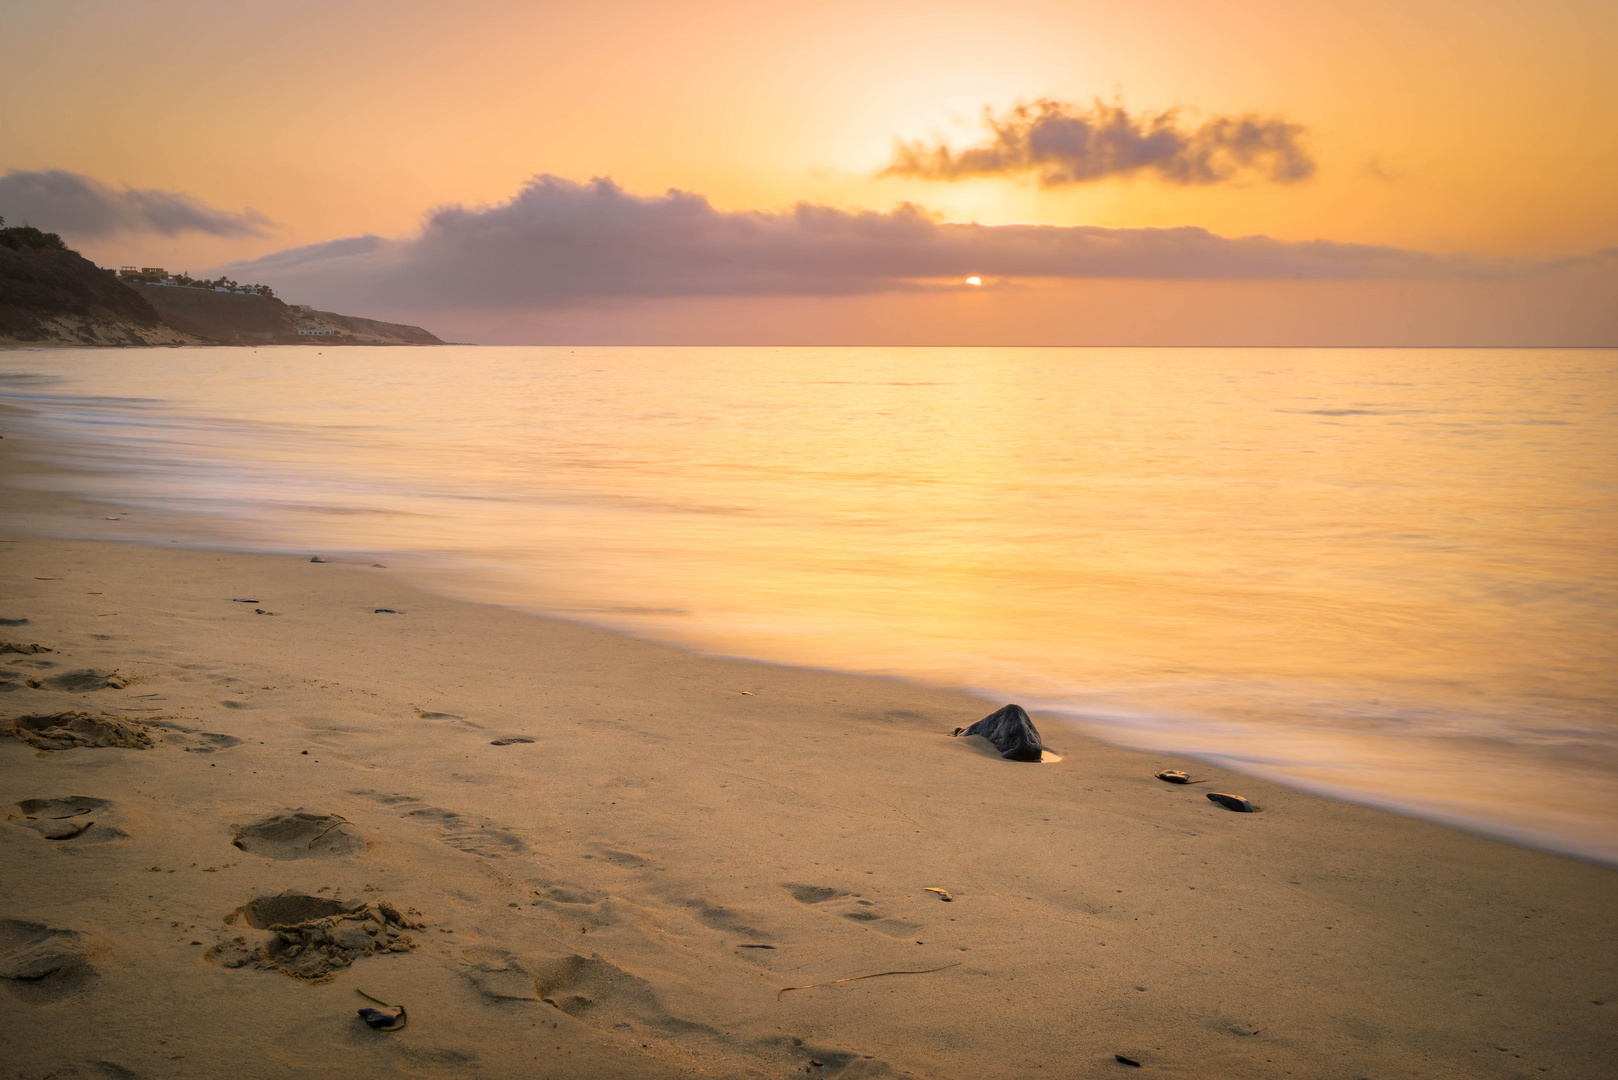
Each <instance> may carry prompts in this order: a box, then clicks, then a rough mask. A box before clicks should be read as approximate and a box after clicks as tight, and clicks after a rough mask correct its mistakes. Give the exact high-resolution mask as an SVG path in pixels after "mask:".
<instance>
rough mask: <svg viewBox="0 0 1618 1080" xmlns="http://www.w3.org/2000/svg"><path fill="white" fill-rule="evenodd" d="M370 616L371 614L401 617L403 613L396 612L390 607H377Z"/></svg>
mask: <svg viewBox="0 0 1618 1080" xmlns="http://www.w3.org/2000/svg"><path fill="white" fill-rule="evenodd" d="M371 614H373V615H403V614H404V612H402V611H398V610H396V609H394V608H390V607H379V608H377V609H376V610H375V611H373V612H372V613H371Z"/></svg>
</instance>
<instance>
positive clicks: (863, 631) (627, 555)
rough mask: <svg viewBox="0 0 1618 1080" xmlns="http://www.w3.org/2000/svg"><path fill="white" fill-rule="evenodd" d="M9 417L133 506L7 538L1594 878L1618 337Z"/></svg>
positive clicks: (159, 354)
mask: <svg viewBox="0 0 1618 1080" xmlns="http://www.w3.org/2000/svg"><path fill="white" fill-rule="evenodd" d="M326 353H330V355H326ZM0 403H4V404H8V405H10V406H12V407H13V408H14V409H15V410H16V411H14V412H10V413H9V415H7V416H5V417H4V423H5V425H6V426H7V427H8V428H10V429H11V430H12V431H15V432H26V433H29V434H30V435H33V436H37V437H45V438H44V439H43V440H40V439H33V440H30V441H28V443H27V445H29V446H35V447H43V448H45V449H44V450H43V451H42V453H41V458H42V459H45V458H48V463H49V464H50V465H51V466H53V469H52V470H50V471H45V470H42V471H41V472H39V473H38V474H36V475H32V476H29V477H26V478H25V479H24V483H27V484H30V485H33V486H39V487H48V488H53V489H57V490H63V491H71V492H73V493H76V494H79V495H81V496H87V497H89V498H91V499H93V500H95V501H97V502H99V503H101V504H103V505H104V507H105V509H106V511H107V513H108V514H112V513H113V512H115V511H124V512H127V514H126V516H125V517H124V519H123V520H122V521H120V522H119V523H117V524H116V525H111V524H109V523H106V522H102V521H100V520H99V515H98V516H97V519H96V520H94V521H90V522H86V521H84V520H82V519H81V520H61V521H55V522H34V523H32V524H30V525H29V526H28V527H29V528H34V529H36V530H45V531H48V532H53V533H54V534H56V535H64V536H65V535H105V534H106V532H107V531H112V532H114V533H115V534H117V535H122V536H125V537H128V538H131V539H144V540H149V541H157V542H163V543H168V542H169V541H171V540H175V539H179V540H181V541H182V542H184V543H188V544H196V545H199V546H225V547H232V548H244V549H253V550H264V551H285V552H293V553H296V554H300V555H305V554H311V553H320V554H322V555H325V556H327V557H343V556H345V555H352V556H357V557H361V558H364V559H365V560H366V561H371V560H372V559H381V561H384V562H387V563H388V564H389V565H390V567H392V568H394V569H395V570H397V571H399V572H402V573H405V574H409V575H413V576H414V577H415V578H416V579H417V580H418V581H420V582H422V583H424V584H426V585H428V586H429V587H431V588H434V589H437V590H440V591H444V592H449V593H452V594H454V595H458V596H462V597H467V598H471V599H477V600H484V601H488V602H495V603H503V604H510V605H515V606H519V607H522V608H526V609H530V610H532V611H536V612H546V613H552V614H557V615H562V616H565V617H567V618H572V619H580V620H584V621H588V622H592V623H597V624H601V625H604V626H608V627H614V628H618V629H622V630H626V631H629V632H631V633H634V634H638V635H642V636H645V637H651V638H657V639H661V640H665V641H671V642H676V643H680V644H683V645H688V646H691V647H694V648H698V649H702V650H707V651H712V652H718V653H725V654H732V655H739V656H747V657H755V658H759V659H764V660H772V661H781V662H785V663H790V664H804V665H812V666H817V667H825V668H832V669H839V670H847V671H855V672H877V673H884V674H890V675H897V676H902V677H905V678H909V679H913V680H917V681H920V682H924V683H930V684H937V685H946V686H960V687H967V688H971V689H974V690H976V691H978V692H980V693H982V695H983V696H984V697H985V698H986V699H987V701H986V707H985V710H984V711H985V712H987V711H988V708H987V705H990V704H993V705H998V704H1000V703H1002V702H1004V701H1008V700H1015V701H1020V702H1021V703H1023V704H1024V705H1026V706H1028V707H1029V708H1031V709H1035V710H1038V711H1039V712H1040V714H1041V715H1042V717H1043V719H1042V720H1041V723H1042V725H1043V727H1044V728H1045V729H1046V732H1047V736H1048V741H1050V742H1051V743H1053V744H1054V745H1057V746H1058V747H1060V745H1061V743H1062V741H1063V736H1062V726H1063V724H1072V725H1076V726H1079V727H1083V728H1084V729H1086V730H1089V731H1091V732H1093V733H1095V734H1098V735H1100V736H1101V737H1103V738H1106V739H1110V740H1113V741H1116V742H1120V743H1126V744H1129V745H1133V746H1141V747H1149V748H1156V749H1160V750H1163V751H1170V752H1173V753H1174V754H1177V755H1187V756H1194V757H1197V758H1201V759H1204V760H1207V761H1217V762H1219V763H1221V764H1223V765H1226V766H1229V767H1231V768H1234V769H1237V770H1240V771H1244V772H1247V773H1252V774H1255V775H1263V776H1266V777H1270V778H1273V779H1279V780H1282V781H1284V782H1287V783H1291V784H1294V785H1296V786H1299V787H1307V788H1311V789H1313V790H1317V791H1325V792H1328V793H1333V794H1337V795H1340V796H1343V797H1346V798H1352V799H1356V800H1359V801H1363V802H1370V803H1375V804H1379V805H1385V806H1392V807H1397V808H1401V809H1404V810H1407V811H1410V812H1414V813H1417V814H1421V815H1423V816H1427V817H1433V818H1437V819H1440V820H1445V821H1449V822H1452V823H1456V824H1461V825H1463V826H1465V827H1468V828H1473V829H1477V830H1480V831H1484V832H1488V833H1491V834H1493V835H1498V836H1505V837H1508V838H1512V839H1516V840H1518V841H1521V842H1525V843H1529V844H1534V845H1537V846H1542V847H1547V848H1551V849H1554V850H1559V851H1564V852H1570V853H1575V854H1581V855H1584V856H1587V857H1593V858H1598V859H1601V860H1604V861H1608V862H1618V717H1615V715H1614V708H1613V702H1614V696H1615V695H1614V690H1615V685H1614V684H1615V681H1618V677H1615V672H1618V666H1615V664H1614V655H1613V654H1614V645H1615V643H1618V632H1615V631H1618V617H1615V611H1618V423H1615V420H1618V416H1615V413H1618V351H1548V350H1547V351H1535V350H1399V349H1360V350H1355V349H1330V350H1276V349H1252V350H1244V349H889V348H883V349H853V348H845V349H826V348H807V349H745V348H731V349H700V348H580V349H568V348H477V347H448V348H435V349H363V348H351V349H326V350H317V349H315V348H280V349H273V348H265V349H260V350H256V351H255V350H252V349H192V350H168V349H159V350H118V349H109V350H71V351H49V352H44V351H41V352H11V353H0ZM8 434H10V432H8ZM43 463H44V461H42V464H43ZM17 524H18V523H17V522H15V521H13V522H11V525H12V527H16V526H17ZM959 719H960V720H962V721H965V720H970V719H973V717H961V718H959ZM1064 767H1066V766H1064Z"/></svg>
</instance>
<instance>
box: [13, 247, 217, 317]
mask: <svg viewBox="0 0 1618 1080" xmlns="http://www.w3.org/2000/svg"><path fill="white" fill-rule="evenodd" d="M0 342H9V343H29V344H60V345H195V344H202V341H201V339H198V338H193V337H191V336H190V335H188V334H186V333H184V332H183V331H179V330H176V329H175V328H173V327H172V326H169V325H167V324H165V323H164V321H163V319H162V318H161V317H160V316H159V315H158V313H157V311H156V310H155V309H154V308H153V307H152V305H151V304H149V303H147V302H146V301H145V300H144V299H142V298H141V296H140V295H139V294H138V293H136V292H134V291H133V290H132V289H130V288H128V287H127V286H125V285H123V284H122V283H120V282H119V281H118V279H117V278H116V277H115V276H114V275H113V273H112V272H111V271H109V270H103V269H101V268H100V267H99V266H97V265H96V264H95V263H93V262H91V261H90V260H89V259H86V258H85V257H84V256H82V255H80V254H79V253H78V252H76V251H72V250H69V248H68V247H67V245H66V244H64V243H62V240H61V238H60V237H58V236H57V235H56V234H55V233H46V232H40V231H39V230H38V229H31V228H27V227H23V228H11V229H5V228H0Z"/></svg>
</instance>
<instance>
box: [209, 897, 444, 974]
mask: <svg viewBox="0 0 1618 1080" xmlns="http://www.w3.org/2000/svg"><path fill="white" fill-rule="evenodd" d="M238 921H239V922H243V923H246V924H247V926H249V927H250V928H252V929H254V930H264V931H269V933H268V935H267V936H264V937H261V938H260V939H258V940H257V941H254V942H250V941H248V939H247V938H246V936H244V935H238V936H237V937H234V938H231V939H229V940H225V941H221V942H220V943H219V944H217V945H215V946H214V947H213V948H211V949H209V950H208V951H207V952H206V953H204V954H203V959H205V960H207V961H209V962H210V963H215V964H219V965H220V966H221V967H227V968H242V967H256V968H259V969H261V970H266V971H268V970H275V971H279V972H281V973H282V974H285V975H289V976H291V977H292V978H294V979H300V980H302V981H304V982H312V983H321V982H327V981H329V980H330V979H332V978H334V977H335V976H336V973H337V972H339V971H341V970H342V969H344V968H346V967H348V966H349V965H350V964H352V963H353V962H354V961H355V960H358V959H360V958H361V957H365V956H374V955H376V954H378V953H384V952H391V953H402V952H410V951H411V950H412V949H414V948H415V947H416V943H415V942H414V941H413V940H412V939H411V937H410V935H409V934H407V933H405V932H404V931H406V930H421V929H424V928H425V926H424V924H423V923H421V922H418V921H416V920H413V919H411V918H410V917H409V916H407V915H406V914H404V913H403V912H401V911H400V910H399V909H398V908H397V907H395V906H394V905H393V904H390V903H389V902H388V901H386V900H378V901H375V902H374V903H367V902H366V901H363V900H346V901H345V900H335V899H329V898H326V897H321V896H309V895H307V894H305V893H299V892H294V891H287V892H283V893H278V894H276V895H273V896H259V897H255V898H254V899H252V900H249V901H248V902H247V903H246V904H243V905H242V906H241V907H239V908H237V909H236V910H235V911H233V912H231V913H230V914H229V915H226V916H225V922H226V923H227V924H234V923H236V922H238ZM373 1000H374V999H373Z"/></svg>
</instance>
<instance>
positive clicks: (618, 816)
mask: <svg viewBox="0 0 1618 1080" xmlns="http://www.w3.org/2000/svg"><path fill="white" fill-rule="evenodd" d="M6 499H7V500H8V508H7V509H8V512H9V518H8V520H9V521H10V522H11V526H10V527H11V528H12V529H14V530H15V529H18V528H26V522H27V520H28V511H29V510H30V508H34V509H43V508H47V507H46V504H47V502H51V500H48V499H47V498H46V497H44V496H36V495H29V494H24V493H19V492H16V491H7V494H6ZM48 508H49V509H51V510H52V511H53V512H55V513H63V512H70V513H78V514H79V515H80V516H81V517H82V524H83V527H84V528H85V529H86V530H89V531H90V534H91V535H93V534H94V532H93V530H94V529H96V528H97V527H98V526H97V525H96V522H97V521H98V519H99V518H100V517H101V516H102V515H103V514H104V513H105V511H101V510H97V509H95V508H81V509H79V510H77V511H75V510H73V509H72V508H71V507H70V505H69V504H66V503H62V502H60V501H55V502H51V505H50V506H49V507H48ZM118 527H119V526H118V525H117V524H116V523H112V522H107V523H105V524H104V530H105V532H106V534H107V535H108V536H109V537H112V536H116V532H117V529H118ZM0 536H3V538H4V539H5V541H6V542H4V543H0V581H3V583H4V584H3V600H0V617H3V618H4V619H5V620H7V621H6V622H5V623H4V624H0V640H3V641H6V642H11V643H14V644H17V645H23V646H26V645H31V644H35V643H37V644H39V645H40V646H43V647H46V648H48V649H49V650H51V651H49V652H38V653H34V652H7V653H4V654H3V655H0V673H3V677H0V726H3V727H4V728H6V729H7V730H8V731H9V729H10V727H11V724H12V721H13V720H15V719H16V718H19V717H28V716H36V717H37V716H49V715H54V714H59V713H64V712H78V713H86V714H90V715H91V716H93V717H100V718H103V719H100V720H95V721H93V722H92V721H81V722H80V723H79V725H78V727H79V729H80V731H81V736H82V739H84V740H88V741H92V742H94V741H102V742H119V741H122V742H125V743H129V744H132V745H124V746H117V745H114V746H79V747H76V748H71V749H50V748H49V745H50V744H51V743H52V739H53V737H54V738H55V739H56V741H57V742H62V741H63V740H64V739H68V738H70V737H69V736H63V735H62V734H61V732H60V731H58V732H57V733H56V734H55V736H53V734H52V732H50V731H49V730H43V729H48V728H49V727H50V724H49V723H47V722H44V721H28V722H24V724H23V725H22V726H23V727H24V728H25V729H30V733H29V735H28V737H27V738H16V737H6V738H0V791H3V792H4V794H3V796H0V799H3V802H4V805H3V806H0V814H3V815H4V817H5V821H4V823H3V825H0V919H3V920H4V922H3V923H0V976H4V977H3V978H0V1001H3V1002H4V1007H5V1009H6V1014H7V1017H8V1020H7V1023H5V1024H4V1025H0V1062H3V1063H4V1064H0V1076H5V1077H26V1078H43V1077H47V1076H50V1077H64V1078H65V1077H95V1078H103V1077H197V1078H203V1077H208V1078H216V1077H220V1076H227V1075H228V1076H232V1077H237V1078H242V1080H246V1078H253V1077H265V1078H270V1077H289V1076H296V1077H302V1076H307V1077H331V1076H343V1077H378V1078H382V1077H410V1076H421V1077H462V1076H465V1077H508V1076H509V1077H556V1078H588V1077H648V1078H651V1077H675V1076H716V1077H730V1076H735V1077H777V1076H792V1075H799V1076H803V1075H808V1076H816V1077H843V1078H856V1077H880V1076H910V1077H918V1078H919V1077H934V1078H954V1077H997V1076H1008V1077H1031V1076H1052V1077H1057V1076H1060V1077H1092V1076H1121V1075H1130V1074H1133V1073H1135V1072H1136V1071H1137V1070H1136V1069H1134V1068H1132V1067H1131V1066H1129V1065H1127V1064H1124V1063H1121V1062H1120V1061H1118V1060H1117V1057H1116V1056H1115V1055H1123V1056H1125V1057H1128V1058H1131V1059H1133V1060H1135V1061H1138V1062H1139V1063H1140V1068H1139V1070H1138V1071H1139V1072H1141V1073H1142V1074H1144V1073H1147V1072H1155V1073H1160V1074H1165V1075H1181V1076H1197V1077H1242V1078H1265V1077H1284V1076H1296V1077H1331V1078H1335V1077H1342V1078H1356V1077H1379V1078H1382V1077H1423V1078H1431V1077H1501V1078H1507V1077H1534V1076H1542V1075H1549V1076H1560V1077H1591V1078H1595V1077H1602V1076H1610V1075H1612V1072H1611V1070H1612V1068H1613V1064H1612V1063H1613V1062H1614V1061H1615V1060H1618V1019H1615V1017H1618V887H1615V886H1618V873H1615V872H1614V871H1613V870H1611V869H1608V868H1605V867H1601V866H1596V865H1591V864H1587V863H1582V862H1578V861H1575V860H1571V859H1567V858H1562V857H1559V856H1553V855H1547V854H1542V853H1538V852H1534V851H1528V850H1524V849H1520V848H1516V847H1512V846H1509V845H1505V844H1501V843H1498V842H1495V841H1491V840H1486V839H1482V838H1479V837H1475V836H1471V835H1468V834H1465V833H1461V832H1457V831H1454V830H1451V829H1448V828H1445V827H1442V826H1439V825H1434V824H1430V823H1426V822H1422V821H1417V820H1413V819H1409V818H1404V817H1400V816H1396V815H1393V814H1389V813H1386V812H1382V811H1378V810H1372V809H1367V808H1363V807H1357V806H1352V805H1346V804H1342V803H1337V802H1333V801H1330V800H1327V799H1322V798H1318V797H1315V796H1311V795H1306V794H1302V793H1299V792H1296V791H1291V790H1288V789H1286V788H1281V787H1277V786H1274V785H1271V784H1267V783H1263V782H1258V781H1254V780H1249V779H1244V778H1242V777H1240V776H1235V775H1232V774H1229V773H1226V772H1223V771H1221V770H1219V769H1212V768H1207V767H1203V766H1200V765H1198V764H1197V763H1195V762H1188V761H1185V760H1179V759H1175V758H1172V757H1168V756H1160V755H1151V754H1143V753H1137V752H1133V751H1128V750H1122V749H1118V748H1115V747H1111V746H1107V745H1104V744H1101V743H1097V742H1094V741H1091V740H1088V739H1086V738H1083V737H1080V736H1078V735H1076V734H1073V733H1071V732H1069V731H1065V730H1063V729H1061V728H1060V727H1058V726H1056V725H1055V722H1054V721H1049V720H1047V719H1045V718H1041V717H1040V716H1038V714H1036V715H1035V720H1036V722H1040V723H1041V729H1042V731H1043V732H1044V734H1045V737H1046V741H1047V743H1049V744H1050V745H1051V747H1052V748H1053V749H1055V750H1056V751H1058V752H1059V753H1060V754H1061V755H1062V758H1063V760H1061V761H1060V762H1055V763H1050V764H1018V763H1011V762H1006V761H1002V760H1000V759H999V757H998V756H997V755H995V754H994V752H993V751H992V750H991V749H989V748H988V746H987V744H985V743H983V742H982V741H981V740H975V739H953V738H951V737H950V732H951V731H953V730H954V729H955V728H956V727H958V726H963V725H965V724H968V723H970V722H971V721H973V720H976V719H978V718H980V717H981V716H983V715H985V714H986V713H988V712H989V711H991V709H992V708H994V707H996V706H998V705H1000V704H1003V703H1001V702H984V701H981V700H978V699H975V698H972V697H968V696H965V695H962V694H958V693H953V692H948V691H943V690H931V689H926V688H921V687H916V686H911V685H906V684H903V683H899V682H894V681H885V680H880V679H866V678H854V677H848V676H842V675H837V674H829V673H824V672H817V671H809V670H800V669H792V668H784V667H775V666H769V665H763V664H753V663H746V662H738V661H732V660H726V659H716V658H709V657H703V656H697V655H692V654H690V653H686V652H682V651H679V650H676V649H672V648H667V647H664V646H660V645H657V644H651V643H646V642H642V641H636V640H632V639H629V638H625V637H620V636H616V635H613V634H610V633H606V632H603V631H599V630H595V629H592V628H590V627H586V626H580V625H575V624H571V623H566V622H561V621H554V620H547V619H541V618H535V617H531V616H527V615H523V614H520V613H516V612H511V611H506V610H502V609H499V608H492V607H480V606H476V605H470V604H465V603H459V602H455V601H450V600H445V599H441V598H439V597H436V596H433V595H430V594H426V593H423V592H419V591H416V590H414V589H412V588H410V587H409V586H408V585H406V584H404V583H402V582H401V581H400V580H399V579H398V577H397V575H395V574H394V573H392V572H390V571H389V570H388V569H386V568H378V567H373V566H370V565H368V564H367V563H366V562H364V561H360V562H354V563H346V562H340V561H334V562H328V563H311V562H309V561H308V559H307V558H301V559H294V558H290V557H281V556H274V557H270V556H250V555H236V554H216V553H211V552H199V551H189V550H180V549H178V548H161V547H149V546H138V545H133V544H123V543H115V542H102V541H71V542H70V541H57V540H41V539H31V538H29V537H28V536H26V535H24V533H22V532H19V531H11V532H9V533H0ZM382 608H385V609H392V611H378V610H377V609H382ZM21 620H26V621H21ZM31 683H35V684H38V685H37V686H36V685H30V684H31ZM106 718H111V719H106ZM32 729H41V730H32ZM29 739H31V740H32V741H29ZM145 742H149V744H150V745H144V743H145ZM1170 768H1179V769H1185V770H1187V771H1188V772H1190V773H1191V775H1192V776H1193V777H1198V778H1206V779H1207V780H1208V781H1209V783H1207V784H1203V785H1195V786H1183V787H1182V786H1172V785H1169V784H1166V783H1163V782H1162V781H1159V780H1157V779H1154V776H1153V774H1154V773H1156V772H1157V771H1158V770H1160V769H1170ZM1210 789H1212V790H1218V791H1224V792H1232V793H1237V794H1240V795H1244V796H1246V797H1248V798H1249V799H1251V800H1252V801H1253V802H1254V803H1255V804H1257V805H1258V806H1259V807H1260V812H1258V813H1255V814H1238V813H1232V812H1230V811H1228V810H1225V809H1222V808H1221V807H1219V806H1217V805H1215V804H1213V803H1212V802H1210V801H1209V800H1208V799H1207V798H1206V797H1205V795H1204V793H1205V792H1206V791H1208V790H1210ZM1501 797H1502V798H1509V797H1510V794H1509V792H1502V793H1501ZM300 815H301V816H300ZM238 845H240V846H238ZM929 888H937V889H945V890H947V891H948V893H949V895H950V896H952V897H953V899H952V900H949V901H945V900H944V899H943V898H942V897H941V895H940V894H939V893H936V892H931V891H927V890H928V889H929ZM284 893H292V894H293V895H292V896H287V897H283V898H282V899H281V900H279V901H275V902H265V901H263V899H262V898H266V897H275V896H279V895H280V894H284ZM255 901H259V902H258V903H257V904H255ZM289 920H290V921H289ZM277 921H279V925H282V926H285V927H290V928H289V929H284V930H282V931H275V930H271V929H268V928H267V927H268V926H269V925H272V924H276V923H277ZM255 924H257V925H255ZM935 968H939V969H942V970H936V971H931V972H929V973H926V974H909V975H889V976H884V977H881V978H873V979H864V980H860V981H853V982H842V983H835V984H831V985H824V986H818V987H814V988H810V989H802V990H794V991H791V992H788V993H785V994H782V993H780V991H781V990H782V988H785V987H798V986H805V985H806V984H812V983H824V982H828V981H829V980H836V979H844V978H848V977H851V976H859V975H868V974H873V973H878V972H885V971H919V970H925V969H935ZM356 990H363V991H365V992H366V993H367V994H370V995H373V996H375V997H377V998H380V999H382V1000H384V1001H387V1002H390V1003H402V1004H404V1005H405V1006H406V1007H407V1009H408V1016H409V1022H408V1025H407V1026H406V1028H405V1029H404V1030H402V1031H399V1032H396V1033H381V1032H375V1031H372V1030H370V1029H369V1028H367V1027H366V1026H365V1025H364V1024H363V1022H362V1021H361V1020H360V1019H359V1018H358V1016H357V1015H356V1010H357V1009H359V1008H361V1007H364V1006H368V1005H370V1004H371V1003H370V1002H368V1001H366V1000H364V999H363V998H361V997H360V996H359V995H358V994H357V993H356Z"/></svg>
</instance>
